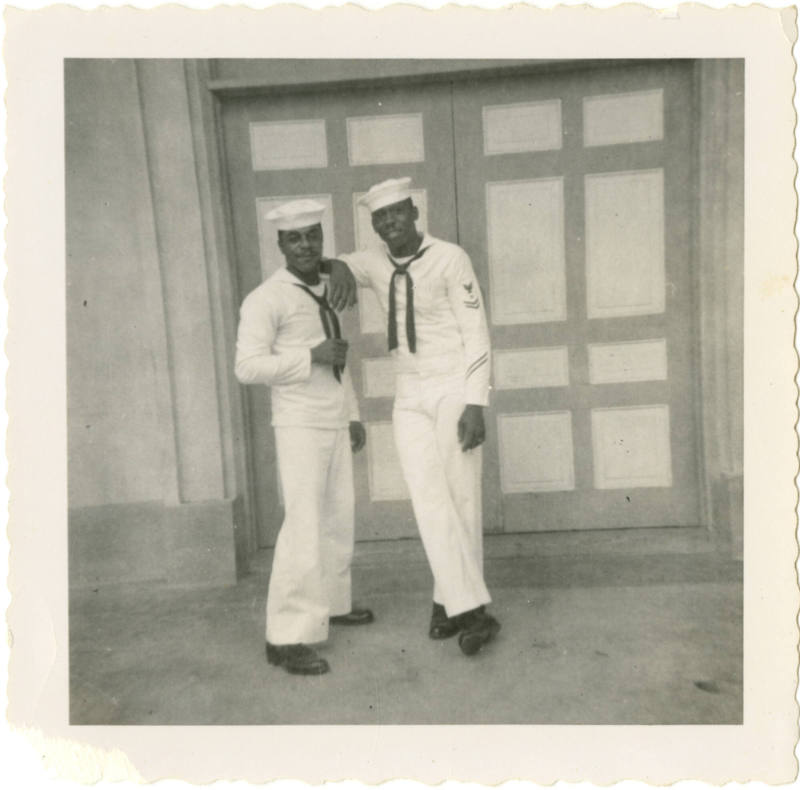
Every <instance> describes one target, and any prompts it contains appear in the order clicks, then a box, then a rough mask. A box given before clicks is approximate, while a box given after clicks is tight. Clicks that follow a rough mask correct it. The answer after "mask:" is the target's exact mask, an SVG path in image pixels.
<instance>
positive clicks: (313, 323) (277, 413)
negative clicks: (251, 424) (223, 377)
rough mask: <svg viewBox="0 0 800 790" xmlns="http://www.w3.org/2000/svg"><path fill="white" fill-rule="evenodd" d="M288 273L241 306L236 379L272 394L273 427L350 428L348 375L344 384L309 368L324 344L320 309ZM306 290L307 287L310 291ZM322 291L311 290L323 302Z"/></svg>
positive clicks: (353, 414) (352, 407) (329, 370)
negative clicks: (315, 350) (264, 387)
mask: <svg viewBox="0 0 800 790" xmlns="http://www.w3.org/2000/svg"><path fill="white" fill-rule="evenodd" d="M298 285H305V283H303V281H302V280H300V279H298V278H297V277H295V276H294V275H293V274H292V273H291V272H290V271H289V270H288V269H279V270H278V271H277V272H275V274H273V275H272V276H271V277H269V278H268V279H267V280H265V281H264V282H263V283H261V285H259V286H258V288H256V289H255V290H253V291H252V292H251V293H250V294H248V296H247V298H246V299H245V300H244V302H243V303H242V308H241V314H240V315H241V318H240V321H239V333H238V337H237V340H236V368H235V371H236V378H237V379H239V381H240V382H241V383H242V384H265V385H267V386H268V387H270V388H271V390H272V424H273V425H274V426H281V427H284V426H294V427H299V426H305V427H310V428H333V429H336V428H346V427H347V426H348V425H349V423H350V422H351V421H353V420H358V419H359V413H358V403H357V401H356V396H355V392H354V391H353V384H352V381H351V379H350V373H349V370H348V368H347V367H345V369H344V371H343V372H342V376H341V383H340V382H338V381H337V380H336V378H335V377H334V375H333V367H332V366H331V365H317V364H312V363H311V349H312V348H314V346H317V345H319V344H320V343H322V342H323V341H324V340H325V330H324V329H323V327H322V321H321V320H320V315H319V307H318V305H317V303H316V302H315V301H314V300H313V299H312V298H311V297H310V296H309V295H308V294H307V293H306V292H305V291H303V289H302V288H299V287H298ZM307 287H308V286H307ZM323 289H324V285H323V283H320V285H319V286H311V290H312V291H314V293H316V294H317V296H320V295H321V294H322V293H323Z"/></svg>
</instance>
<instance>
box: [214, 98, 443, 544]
mask: <svg viewBox="0 0 800 790" xmlns="http://www.w3.org/2000/svg"><path fill="white" fill-rule="evenodd" d="M223 129H224V137H225V152H226V158H227V167H228V174H229V179H230V191H231V199H232V206H233V221H234V234H235V239H236V246H237V261H238V274H239V290H240V296H241V297H242V298H243V297H244V296H245V295H246V294H247V293H249V292H250V291H251V290H252V289H253V288H255V287H256V286H257V285H258V284H259V283H260V282H261V281H262V280H263V279H265V278H266V277H267V276H269V274H270V273H271V272H272V271H274V270H275V268H276V267H279V266H283V259H282V256H281V255H280V252H279V251H278V249H277V244H276V239H277V234H276V232H275V231H274V230H273V228H272V227H271V225H270V223H268V222H267V221H266V220H265V219H264V215H265V214H266V212H267V211H269V209H270V208H271V207H272V206H274V205H276V204H277V203H281V202H285V201H286V200H290V199H292V198H297V197H313V198H315V199H317V200H319V201H321V202H323V203H324V204H325V205H326V207H327V208H328V210H327V211H326V213H325V216H324V218H323V230H324V233H325V253H326V254H328V255H333V254H334V253H335V252H336V251H339V252H349V251H351V250H353V249H355V248H357V247H363V246H366V245H368V244H369V243H371V241H372V239H373V233H372V229H371V225H370V218H369V215H368V213H367V212H366V211H364V209H363V208H360V207H358V205H357V203H356V200H357V198H358V197H359V196H360V195H361V194H363V193H364V192H366V191H367V190H368V189H369V187H370V186H372V185H373V184H375V183H377V182H379V181H382V180H384V179H387V178H395V177H398V176H405V175H407V176H411V177H412V179H413V184H414V188H415V190H416V191H415V195H414V197H415V201H416V203H417V205H418V206H419V208H420V218H421V225H422V226H423V227H427V228H429V229H430V231H431V233H433V234H434V235H436V236H439V237H442V238H446V239H455V238H456V215H455V201H454V182H455V176H454V164H453V130H452V112H451V95H450V87H449V85H430V86H417V87H415V88H413V89H410V88H409V89H404V88H398V87H395V86H386V87H381V88H374V89H364V90H359V91H357V92H356V91H337V90H332V89H329V90H326V91H324V92H319V93H302V94H296V95H291V96H288V95H277V96H273V95H270V96H263V97H255V98H254V97H247V98H235V99H231V100H226V102H225V104H224V106H223ZM359 302H360V303H359V307H358V309H357V310H356V311H353V312H351V313H346V314H345V316H344V318H343V321H342V328H343V333H344V336H345V337H347V338H348V339H349V340H350V342H351V348H350V352H349V356H348V364H349V366H350V371H351V374H352V376H353V384H354V386H355V388H356V393H357V395H358V396H359V400H360V405H361V414H362V420H363V421H364V423H365V425H366V427H367V434H368V441H367V447H366V448H365V449H364V450H362V451H361V453H359V454H358V455H357V456H356V457H355V459H354V473H355V488H356V514H357V515H356V537H357V539H382V538H396V537H406V536H416V534H417V531H416V526H415V523H414V519H413V514H412V511H411V505H410V500H409V499H408V492H407V490H406V487H405V483H404V482H403V480H402V476H401V474H400V470H399V466H398V462H397V458H396V454H395V451H394V443H393V439H392V434H391V425H390V422H391V405H392V397H393V394H394V383H393V378H392V376H391V375H387V373H388V371H387V365H386V357H387V349H386V331H385V326H384V319H383V318H382V316H381V315H380V310H379V308H378V306H377V302H376V301H375V300H374V298H372V296H371V294H370V293H369V292H362V293H361V294H360V296H359ZM247 399H248V404H249V412H250V414H249V421H250V425H251V428H252V442H251V447H252V458H251V465H252V468H253V472H254V477H255V480H256V484H255V498H256V503H257V513H258V523H259V542H260V544H261V545H264V546H267V545H272V544H273V543H274V539H275V535H276V534H277V530H278V528H279V526H280V523H281V519H282V508H281V504H280V492H279V491H278V485H277V468H276V459H275V456H274V442H273V438H272V429H271V427H270V424H269V423H270V409H269V395H268V392H267V390H266V389H265V388H260V387H250V388H248V393H247Z"/></svg>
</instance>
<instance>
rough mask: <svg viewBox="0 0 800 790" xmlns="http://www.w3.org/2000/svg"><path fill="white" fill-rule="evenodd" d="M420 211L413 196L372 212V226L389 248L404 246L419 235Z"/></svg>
mask: <svg viewBox="0 0 800 790" xmlns="http://www.w3.org/2000/svg"><path fill="white" fill-rule="evenodd" d="M418 218H419V211H417V207H416V206H415V205H414V204H413V203H412V201H411V198H406V199H405V200H401V201H400V202H399V203H391V204H389V205H388V206H383V208H379V209H377V210H376V211H373V212H372V228H373V230H374V231H375V233H377V234H378V235H379V236H380V237H381V239H382V240H383V241H384V242H385V243H386V244H387V245H389V249H397V248H402V247H404V246H405V245H406V244H408V243H409V242H410V241H412V240H414V239H416V237H417V227H416V225H415V223H416V221H417V219H418Z"/></svg>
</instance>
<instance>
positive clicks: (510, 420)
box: [64, 59, 744, 724]
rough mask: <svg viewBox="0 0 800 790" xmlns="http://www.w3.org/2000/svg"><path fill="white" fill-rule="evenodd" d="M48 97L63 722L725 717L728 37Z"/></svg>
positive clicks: (728, 663)
mask: <svg viewBox="0 0 800 790" xmlns="http://www.w3.org/2000/svg"><path fill="white" fill-rule="evenodd" d="M64 88H65V90H64V95H65V106H64V112H65V141H66V211H67V227H66V230H67V236H66V244H67V330H68V332H67V350H68V356H67V365H68V384H69V389H68V395H69V400H68V405H69V411H68V416H69V437H68V438H69V457H68V460H69V505H70V520H69V550H70V554H69V566H70V721H71V723H73V724H323V723H324V724H456V723H462V724H488V723H494V724H519V723H523V724H524V723H528V724H545V723H546V724H737V723H740V722H741V720H742V601H741V591H742V562H741V561H742V349H743V340H742V296H743V294H742V278H743V247H742V231H743V143H744V134H743V132H744V128H743V106H744V63H743V61H742V60H741V59H724V60H719V59H712V60H703V59H699V60H634V61H624V62H615V61H613V60H601V61H571V60H570V61H542V62H540V61H512V62H508V61H502V60H485V61H475V60H473V61H468V60H467V61H455V62H454V61H442V60H394V61H389V60H364V61H356V60H346V59H343V60H327V59H325V60H319V61H310V60H270V59H259V60H211V61H186V60H136V59H120V60H114V61H111V60H106V59H92V60H80V59H67V60H66V61H65V63H64ZM325 294H327V298H325V296H324V295H325ZM353 300H357V306H355V307H352V308H350V307H349V305H350V304H351V303H352V301H353ZM337 308H339V309H338V310H337ZM387 322H388V323H387ZM321 675H327V676H326V677H324V678H321V677H317V678H316V679H314V677H313V676H321ZM309 676H312V677H309ZM467 690H468V693H465V692H466V691H467Z"/></svg>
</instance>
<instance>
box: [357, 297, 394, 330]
mask: <svg viewBox="0 0 800 790" xmlns="http://www.w3.org/2000/svg"><path fill="white" fill-rule="evenodd" d="M358 322H359V327H360V329H361V334H362V335H369V334H379V333H381V332H383V333H384V334H385V333H386V327H387V322H386V319H385V318H384V316H383V310H381V303H380V302H379V301H378V297H377V296H376V295H375V291H373V290H372V288H359V289H358Z"/></svg>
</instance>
